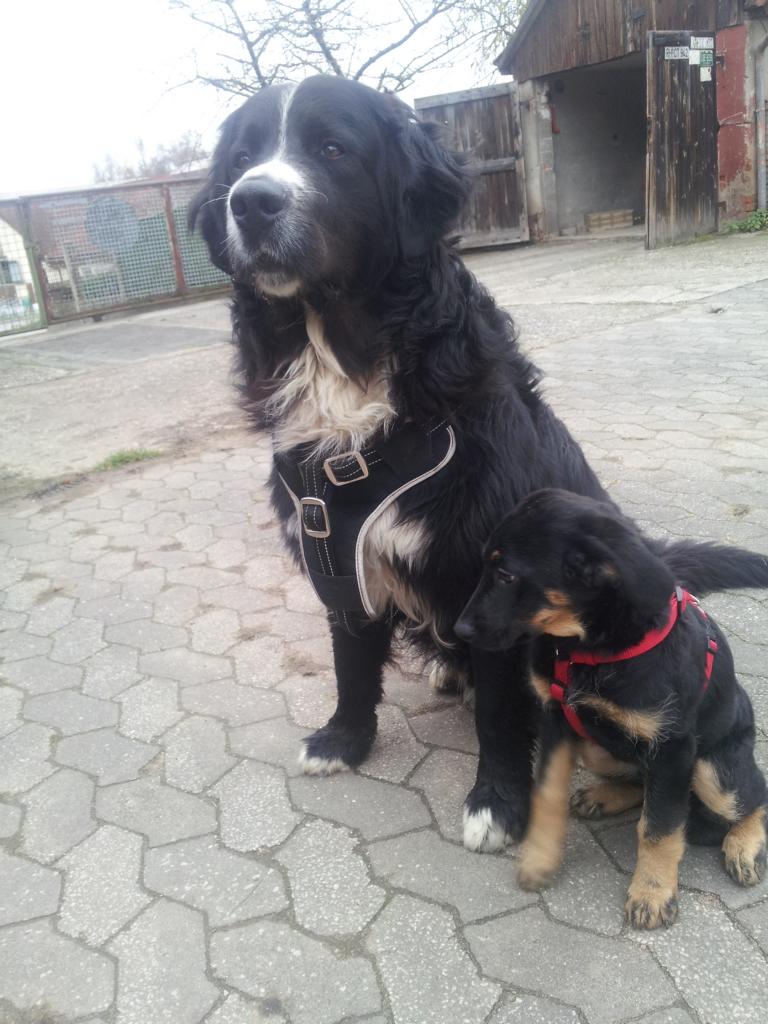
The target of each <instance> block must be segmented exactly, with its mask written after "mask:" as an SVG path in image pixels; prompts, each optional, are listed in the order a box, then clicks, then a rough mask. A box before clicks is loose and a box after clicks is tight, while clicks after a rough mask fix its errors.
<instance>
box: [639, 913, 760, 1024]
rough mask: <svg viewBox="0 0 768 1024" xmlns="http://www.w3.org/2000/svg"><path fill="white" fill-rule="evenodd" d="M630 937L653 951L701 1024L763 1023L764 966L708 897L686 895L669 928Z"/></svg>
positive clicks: (742, 935)
mask: <svg viewBox="0 0 768 1024" xmlns="http://www.w3.org/2000/svg"><path fill="white" fill-rule="evenodd" d="M633 938H634V939H635V940H636V941H641V942H642V944H643V945H647V946H649V947H650V948H651V949H652V950H653V952H654V955H655V956H656V957H657V958H658V960H659V962H660V963H661V965H662V966H663V967H664V968H665V969H666V970H667V971H668V972H669V974H670V975H671V976H672V979H673V980H674V982H675V984H676V985H677V987H678V989H679V990H680V991H681V992H682V994H683V996H684V998H685V999H686V1001H687V1002H688V1003H689V1004H690V1005H691V1006H692V1007H693V1008H694V1009H695V1010H696V1011H697V1012H698V1013H699V1014H700V1015H701V1017H702V1019H704V1020H706V1021H707V1024H733V1022H734V1021H739V1024H764V1021H765V993H766V991H768V964H767V963H766V961H765V958H764V957H763V956H761V955H760V952H759V950H758V949H756V948H755V947H754V946H753V944H752V943H751V942H750V941H749V939H748V938H747V937H746V936H745V935H744V934H743V933H742V932H741V931H740V930H739V929H738V928H737V927H735V925H733V924H732V922H731V921H730V920H729V919H728V917H727V915H726V913H725V911H724V910H723V908H722V907H720V906H718V905H717V902H716V901H715V900H713V899H712V897H711V896H706V895H694V894H690V895H689V898H688V899H687V900H686V901H685V905H684V906H682V905H681V908H680V916H679V917H678V919H677V921H676V923H675V925H674V927H673V928H671V929H664V930H662V931H657V932H646V933H635V934H634V935H633ZM716 964H727V970H722V971H721V970H715V969H714V966H715V965H716Z"/></svg>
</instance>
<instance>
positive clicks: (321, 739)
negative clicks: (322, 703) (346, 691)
mask: <svg viewBox="0 0 768 1024" xmlns="http://www.w3.org/2000/svg"><path fill="white" fill-rule="evenodd" d="M375 738H376V722H375V720H374V722H373V725H372V726H371V725H366V726H358V727H356V728H352V727H349V726H342V725H336V724H334V723H333V722H329V723H328V724H327V725H324V726H323V728H322V729H318V730H317V732H313V733H312V735H311V736H307V738H306V739H305V740H304V742H303V743H302V745H301V750H300V751H299V765H300V766H301V769H302V771H303V772H304V774H305V775H334V774H335V773H336V772H342V771H346V770H347V769H349V768H355V767H357V765H359V764H362V762H363V761H364V760H365V759H366V757H367V756H368V754H369V753H370V751H371V747H372V746H373V741H374V739H375Z"/></svg>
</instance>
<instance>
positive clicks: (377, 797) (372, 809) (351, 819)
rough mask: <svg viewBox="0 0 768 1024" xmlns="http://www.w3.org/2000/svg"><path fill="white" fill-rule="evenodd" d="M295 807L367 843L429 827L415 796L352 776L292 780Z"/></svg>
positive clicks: (428, 820)
mask: <svg viewBox="0 0 768 1024" xmlns="http://www.w3.org/2000/svg"><path fill="white" fill-rule="evenodd" d="M288 785H289V788H290V791H291V797H292V799H293V801H294V803H295V804H296V806H297V807H300V808H301V809H302V810H303V811H308V812H309V813H311V814H316V815H318V816H319V817H322V818H330V819H331V820H332V821H337V822H340V823H341V824H342V825H348V826H349V827H350V828H354V829H357V831H359V832H360V833H361V834H362V835H363V836H364V837H365V838H366V839H383V838H384V837H385V836H394V835H398V834H399V833H400V832H408V831H410V830H411V829H414V828H418V827H419V825H429V824H431V819H430V817H429V813H428V812H427V809H426V807H425V806H424V804H423V803H422V802H421V800H420V799H419V797H418V794H416V793H412V792H410V791H409V790H405V789H400V788H398V787H397V786H390V785H388V784H387V783H386V782H377V781H375V780H374V779H366V778H364V777H363V776H361V775H353V774H352V773H351V772H342V773H341V774H339V775H333V776H331V777H330V778H309V777H307V776H302V777H301V778H297V779H291V780H290V781H289V783H288Z"/></svg>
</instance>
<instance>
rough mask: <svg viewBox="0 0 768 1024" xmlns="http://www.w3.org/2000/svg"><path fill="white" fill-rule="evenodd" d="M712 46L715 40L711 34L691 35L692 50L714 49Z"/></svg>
mask: <svg viewBox="0 0 768 1024" xmlns="http://www.w3.org/2000/svg"><path fill="white" fill-rule="evenodd" d="M714 48H715V40H714V37H713V36H691V49H692V50H714ZM702 63H703V61H702Z"/></svg>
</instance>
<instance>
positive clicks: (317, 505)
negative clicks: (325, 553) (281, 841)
mask: <svg viewBox="0 0 768 1024" xmlns="http://www.w3.org/2000/svg"><path fill="white" fill-rule="evenodd" d="M299 504H300V505H301V525H302V527H303V529H304V533H306V535H307V536H308V537H316V538H318V539H320V540H324V539H325V538H326V537H330V536H331V521H330V519H329V518H328V506H327V505H326V504H325V502H324V501H323V499H322V498H302V499H301V500H300V502H299ZM308 508H311V509H319V510H320V511H321V512H322V514H323V526H322V529H321V528H320V527H318V526H309V524H308V522H307V516H306V514H305V513H306V511H307V509H308Z"/></svg>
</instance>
